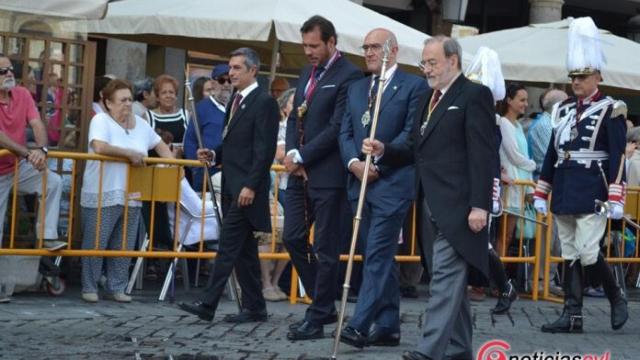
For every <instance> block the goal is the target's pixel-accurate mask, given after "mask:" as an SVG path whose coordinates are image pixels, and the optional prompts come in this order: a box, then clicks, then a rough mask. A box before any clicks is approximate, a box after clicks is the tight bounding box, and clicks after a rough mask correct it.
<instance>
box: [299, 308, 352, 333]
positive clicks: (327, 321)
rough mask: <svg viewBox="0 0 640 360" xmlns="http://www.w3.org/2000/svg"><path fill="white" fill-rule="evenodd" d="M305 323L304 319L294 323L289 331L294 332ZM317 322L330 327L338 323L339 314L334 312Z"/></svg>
mask: <svg viewBox="0 0 640 360" xmlns="http://www.w3.org/2000/svg"><path fill="white" fill-rule="evenodd" d="M344 320H345V322H346V321H347V318H346V317H345V319H344ZM305 321H306V320H305V319H302V320H298V321H296V322H294V323H293V324H291V325H289V330H294V329H296V328H299V327H300V325H302V324H303V323H304V322H305ZM317 322H318V323H319V324H321V325H329V324H333V323H335V322H338V313H337V312H334V313H332V314H331V315H329V316H327V317H326V318H324V319H320V320H318V321H317Z"/></svg>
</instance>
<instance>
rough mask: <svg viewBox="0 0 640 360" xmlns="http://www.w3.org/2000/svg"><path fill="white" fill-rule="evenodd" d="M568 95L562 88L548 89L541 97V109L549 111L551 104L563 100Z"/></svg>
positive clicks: (551, 108)
mask: <svg viewBox="0 0 640 360" xmlns="http://www.w3.org/2000/svg"><path fill="white" fill-rule="evenodd" d="M568 97H569V96H568V95H567V93H565V92H564V91H562V90H558V89H552V90H549V91H548V92H547V93H546V94H544V97H543V98H542V110H544V111H546V112H548V113H551V110H553V105H555V104H557V103H559V102H561V101H565V100H566V99H567V98H568Z"/></svg>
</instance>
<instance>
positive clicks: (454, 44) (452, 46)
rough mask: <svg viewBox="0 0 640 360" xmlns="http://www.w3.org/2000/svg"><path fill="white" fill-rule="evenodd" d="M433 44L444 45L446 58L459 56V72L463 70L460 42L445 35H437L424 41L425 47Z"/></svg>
mask: <svg viewBox="0 0 640 360" xmlns="http://www.w3.org/2000/svg"><path fill="white" fill-rule="evenodd" d="M433 43H441V44H442V48H443V49H444V56H445V57H447V58H450V57H451V56H453V55H455V56H457V57H458V70H462V46H460V43H459V42H458V40H456V39H454V38H450V37H448V36H444V35H436V36H434V37H431V38H428V39H427V40H425V41H424V45H425V46H427V45H430V44H433Z"/></svg>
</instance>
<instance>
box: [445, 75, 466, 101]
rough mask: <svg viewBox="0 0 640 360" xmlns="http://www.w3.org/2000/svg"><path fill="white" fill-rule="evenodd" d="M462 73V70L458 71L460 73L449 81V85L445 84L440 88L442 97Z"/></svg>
mask: <svg viewBox="0 0 640 360" xmlns="http://www.w3.org/2000/svg"><path fill="white" fill-rule="evenodd" d="M460 75H462V72H458V75H456V76H454V77H453V79H451V81H450V82H449V84H447V86H445V87H444V88H443V89H442V90H440V93H441V94H442V95H440V97H441V98H442V96H444V93H446V92H447V90H449V88H450V87H451V85H453V83H454V82H456V80H457V79H458V78H459V77H460Z"/></svg>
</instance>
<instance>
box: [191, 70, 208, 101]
mask: <svg viewBox="0 0 640 360" xmlns="http://www.w3.org/2000/svg"><path fill="white" fill-rule="evenodd" d="M191 91H193V101H194V102H195V103H196V104H197V103H199V102H200V100H202V99H205V98H208V97H209V96H211V95H212V92H213V83H212V82H211V79H210V78H208V77H206V76H201V77H199V78H197V79H196V81H194V82H193V85H192V88H191Z"/></svg>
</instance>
